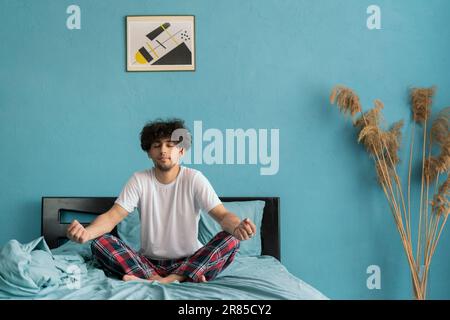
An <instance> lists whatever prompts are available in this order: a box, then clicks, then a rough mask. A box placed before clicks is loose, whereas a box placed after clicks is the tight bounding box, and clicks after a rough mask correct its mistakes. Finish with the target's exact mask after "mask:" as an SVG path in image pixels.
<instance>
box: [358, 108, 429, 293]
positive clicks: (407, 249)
mask: <svg viewBox="0 0 450 320" xmlns="http://www.w3.org/2000/svg"><path fill="white" fill-rule="evenodd" d="M361 114H362V118H363V120H364V123H365V124H366V125H367V120H366V118H365V116H364V113H362V112H361ZM383 143H384V142H383ZM384 147H385V146H384ZM374 151H375V156H376V158H377V161H378V162H379V163H383V164H384V170H381V171H382V174H383V178H384V179H383V180H384V181H386V182H387V184H388V187H389V188H388V189H389V191H390V194H391V196H389V195H388V192H387V190H386V187H385V186H384V185H383V183H382V186H383V191H384V192H385V195H386V198H387V199H388V202H389V205H390V207H391V212H392V214H393V217H394V221H395V223H396V226H397V230H398V231H399V233H400V238H401V241H402V244H403V249H404V250H405V253H406V257H407V259H408V263H409V266H410V270H411V276H412V279H413V287H414V292H415V294H416V297H417V299H423V297H422V292H421V290H420V279H419V277H418V273H417V272H414V270H416V267H415V261H414V256H413V253H412V246H411V241H408V236H407V235H406V232H405V229H404V226H403V221H402V214H401V213H400V212H401V210H400V208H399V206H398V204H397V201H396V199H395V194H394V190H393V187H392V183H391V179H390V176H389V172H388V168H387V165H386V161H385V157H384V154H382V158H383V161H380V156H379V155H378V152H377V151H376V148H374ZM387 153H388V156H389V158H390V161H391V163H393V161H392V158H391V157H390V155H389V152H387ZM393 167H394V174H395V176H396V178H397V179H396V180H397V181H399V179H398V175H397V173H396V172H395V166H394V165H393ZM397 184H398V182H397ZM399 187H400V188H401V184H400V185H399ZM400 190H401V189H400ZM402 194H403V193H402ZM402 197H403V196H402ZM389 200H391V201H389ZM391 203H392V206H391ZM403 207H404V208H405V204H404V201H403ZM392 208H394V210H392Z"/></svg>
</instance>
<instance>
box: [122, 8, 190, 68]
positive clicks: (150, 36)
mask: <svg viewBox="0 0 450 320" xmlns="http://www.w3.org/2000/svg"><path fill="white" fill-rule="evenodd" d="M126 38H127V40H126V48H127V49H126V50H127V54H126V56H127V62H126V64H127V71H195V16H193V15H171V16H127V17H126Z"/></svg>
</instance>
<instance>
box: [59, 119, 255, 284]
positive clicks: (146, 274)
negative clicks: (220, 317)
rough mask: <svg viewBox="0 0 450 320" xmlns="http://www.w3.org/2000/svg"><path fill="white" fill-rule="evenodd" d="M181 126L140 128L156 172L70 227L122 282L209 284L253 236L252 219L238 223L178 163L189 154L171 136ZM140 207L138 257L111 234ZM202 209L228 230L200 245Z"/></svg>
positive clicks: (142, 175)
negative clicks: (87, 220) (241, 243)
mask: <svg viewBox="0 0 450 320" xmlns="http://www.w3.org/2000/svg"><path fill="white" fill-rule="evenodd" d="M180 129H181V130H186V129H185V127H184V122H183V121H182V120H179V119H172V120H168V121H162V120H160V119H158V120H156V121H154V122H150V123H148V124H147V125H146V126H145V127H144V128H143V129H142V131H141V148H142V149H143V150H144V151H145V152H146V153H147V155H148V156H149V158H150V159H151V160H152V161H153V163H154V167H153V168H152V169H148V170H144V171H140V172H136V173H134V174H133V176H132V177H131V178H130V179H129V180H128V182H127V184H126V185H125V187H124V188H123V189H122V192H121V193H120V195H119V197H118V198H117V199H116V201H115V203H114V205H113V207H112V208H111V209H110V210H108V211H107V212H105V213H103V214H102V215H100V216H98V217H97V218H96V219H95V220H94V221H93V222H92V223H91V224H90V225H89V226H87V227H86V228H84V227H83V226H82V225H81V224H80V223H79V222H78V221H76V220H74V221H73V222H72V223H71V224H70V226H69V227H68V229H67V237H68V238H69V239H71V240H73V241H76V242H78V243H85V242H86V241H89V240H91V239H95V240H94V241H92V244H91V249H92V254H93V256H94V257H95V259H97V261H98V262H100V264H101V265H102V266H103V267H104V268H106V269H108V270H109V271H111V272H113V273H115V274H116V275H118V276H119V277H121V278H122V279H123V280H124V281H129V280H137V279H146V280H150V281H159V282H161V283H170V282H173V281H176V280H178V281H180V282H182V281H191V282H205V281H209V280H212V279H214V278H215V277H216V276H217V275H218V274H219V273H220V272H221V271H222V270H223V269H225V268H226V267H227V266H228V265H229V264H230V263H231V262H232V261H233V259H234V256H235V254H236V252H237V250H238V248H239V241H242V240H247V239H249V238H251V237H252V236H253V235H254V234H255V232H256V227H255V225H254V223H253V222H252V221H250V220H248V219H244V220H243V221H240V219H239V218H238V217H237V216H236V215H235V214H234V213H231V212H229V211H227V210H226V208H225V207H224V206H223V204H222V203H221V201H220V199H219V198H218V196H217V194H216V192H215V191H214V189H213V188H212V186H211V184H210V183H209V181H208V180H207V179H206V177H205V176H204V175H203V174H202V173H201V172H200V171H198V170H195V169H191V168H187V167H184V166H180V165H179V160H180V158H181V157H182V156H183V155H184V153H185V151H186V150H185V148H184V147H183V144H181V143H179V142H180V140H177V141H173V136H174V134H173V133H174V132H179V130H180ZM176 130H177V131H176ZM136 207H137V208H138V210H139V214H140V217H141V249H140V251H139V252H135V251H133V250H132V249H131V248H129V247H128V246H127V245H126V244H125V243H124V242H123V241H122V240H120V239H118V238H117V237H115V236H113V235H110V234H109V232H111V231H112V230H113V229H114V227H115V226H116V225H117V224H118V223H119V222H120V221H122V220H123V219H124V218H125V217H126V216H127V215H128V214H129V213H130V212H132V211H134V209H135V208H136ZM201 209H202V210H204V211H205V212H208V213H209V214H210V215H211V216H212V217H214V219H215V220H216V221H217V222H218V223H219V224H220V225H221V227H222V229H223V230H224V231H222V232H220V233H218V234H217V235H216V236H214V237H213V238H212V239H211V240H210V241H209V242H208V243H207V244H206V245H205V246H203V247H202V245H201V243H200V242H199V241H198V240H197V235H198V221H199V213H200V210H201Z"/></svg>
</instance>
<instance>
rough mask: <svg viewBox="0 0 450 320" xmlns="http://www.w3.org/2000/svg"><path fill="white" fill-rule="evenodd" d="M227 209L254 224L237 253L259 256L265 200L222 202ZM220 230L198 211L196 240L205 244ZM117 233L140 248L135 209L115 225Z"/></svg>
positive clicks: (137, 218) (208, 217) (131, 244)
mask: <svg viewBox="0 0 450 320" xmlns="http://www.w3.org/2000/svg"><path fill="white" fill-rule="evenodd" d="M223 205H224V206H225V208H227V210H228V211H231V212H232V213H234V214H236V215H237V216H238V217H239V218H240V219H241V220H243V219H244V218H249V219H250V220H252V221H253V223H254V224H255V225H256V234H255V236H254V237H253V238H251V239H249V240H246V241H242V242H241V246H240V249H239V255H243V256H260V255H261V223H262V217H263V213H264V206H265V202H264V201H261V200H254V201H233V202H223ZM220 231H222V228H221V227H220V225H219V224H218V223H217V222H216V221H215V220H214V218H213V217H211V216H210V215H209V214H208V213H206V212H203V211H201V212H200V222H199V227H198V240H199V241H200V242H201V243H202V244H203V245H205V244H206V243H207V242H208V241H209V240H211V239H212V238H213V237H214V236H215V235H216V234H217V233H219V232H220ZM117 233H118V234H119V238H120V239H122V240H123V241H124V242H125V243H126V244H127V245H128V246H129V247H130V248H132V249H133V250H135V251H138V250H139V249H140V248H141V221H140V218H139V213H138V212H137V210H135V211H133V212H131V213H130V214H129V215H128V216H126V217H125V219H123V220H122V221H121V222H120V223H119V224H118V225H117Z"/></svg>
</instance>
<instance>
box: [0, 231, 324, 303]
mask: <svg viewBox="0 0 450 320" xmlns="http://www.w3.org/2000/svg"><path fill="white" fill-rule="evenodd" d="M0 299H77V300H86V299H159V300H161V299H195V300H197V299H225V300H228V299H235V300H240V299H252V300H263V299H296V300H298V299H309V300H310V299H327V298H326V297H325V296H324V295H323V294H322V293H320V292H319V291H318V290H316V289H315V288H313V287H312V286H310V285H308V284H307V283H305V282H303V281H302V280H300V279H298V278H296V277H295V276H293V275H292V274H291V273H289V272H288V270H287V269H286V268H285V267H284V266H283V265H282V264H281V263H280V262H279V261H278V260H276V259H275V258H273V257H270V256H259V257H246V256H237V257H236V258H235V260H234V262H233V263H232V264H231V265H230V266H229V267H228V268H227V269H225V270H224V271H223V272H222V273H221V274H220V275H219V276H218V277H217V278H216V279H214V280H213V281H210V282H208V283H189V282H183V283H178V282H175V283H171V284H165V285H162V284H159V283H158V282H148V281H130V282H124V281H121V280H118V279H115V278H111V277H107V276H106V275H105V273H104V272H103V270H101V269H99V268H98V266H97V265H96V264H95V262H94V261H92V260H91V253H90V247H89V243H86V244H83V245H80V244H75V243H73V242H67V243H66V244H64V245H62V246H61V247H59V248H57V249H53V250H49V249H48V247H47V245H46V244H45V242H44V240H43V239H42V238H39V239H36V240H35V241H33V242H31V243H29V244H20V243H18V242H17V241H15V240H12V241H10V242H8V243H7V244H6V245H5V246H4V247H2V248H1V249H0Z"/></svg>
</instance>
